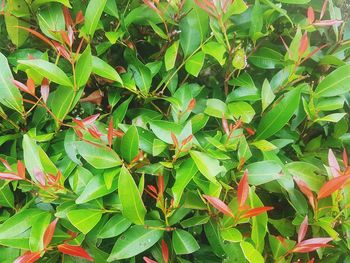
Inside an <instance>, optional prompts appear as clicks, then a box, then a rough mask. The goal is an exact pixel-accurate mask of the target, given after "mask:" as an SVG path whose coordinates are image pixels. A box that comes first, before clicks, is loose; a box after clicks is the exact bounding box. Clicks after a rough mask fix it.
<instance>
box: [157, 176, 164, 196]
mask: <svg viewBox="0 0 350 263" xmlns="http://www.w3.org/2000/svg"><path fill="white" fill-rule="evenodd" d="M158 189H159V191H158V194H159V195H160V196H161V195H162V194H163V193H164V177H163V175H158Z"/></svg>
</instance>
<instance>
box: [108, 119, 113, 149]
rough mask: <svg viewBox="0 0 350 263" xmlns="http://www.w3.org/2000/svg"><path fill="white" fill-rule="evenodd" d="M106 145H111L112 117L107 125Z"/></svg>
mask: <svg viewBox="0 0 350 263" xmlns="http://www.w3.org/2000/svg"><path fill="white" fill-rule="evenodd" d="M107 137H108V145H109V147H111V146H112V143H113V117H111V119H110V120H109V125H108V135H107Z"/></svg>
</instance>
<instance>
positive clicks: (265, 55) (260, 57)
mask: <svg viewBox="0 0 350 263" xmlns="http://www.w3.org/2000/svg"><path fill="white" fill-rule="evenodd" d="M249 61H250V62H251V63H252V64H253V65H254V66H256V67H258V68H262V69H274V68H276V67H278V66H280V65H281V64H282V61H283V56H282V55H281V54H280V53H278V52H277V51H275V50H273V49H270V48H267V47H262V48H260V49H258V50H257V51H256V52H254V53H253V54H252V55H251V56H250V57H249Z"/></svg>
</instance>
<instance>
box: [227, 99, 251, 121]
mask: <svg viewBox="0 0 350 263" xmlns="http://www.w3.org/2000/svg"><path fill="white" fill-rule="evenodd" d="M228 109H229V111H230V112H231V113H232V115H233V116H234V117H235V118H236V119H239V118H240V119H241V120H242V121H243V122H244V123H250V122H251V121H252V119H253V117H254V115H255V110H254V109H253V107H252V106H250V104H249V103H247V102H245V101H238V102H232V103H230V104H229V105H228Z"/></svg>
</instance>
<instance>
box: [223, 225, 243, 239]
mask: <svg viewBox="0 0 350 263" xmlns="http://www.w3.org/2000/svg"><path fill="white" fill-rule="evenodd" d="M220 234H221V237H222V239H223V240H226V241H229V242H241V241H242V239H243V236H242V234H241V232H239V230H238V229H237V228H229V229H225V230H222V231H221V232H220Z"/></svg>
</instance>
